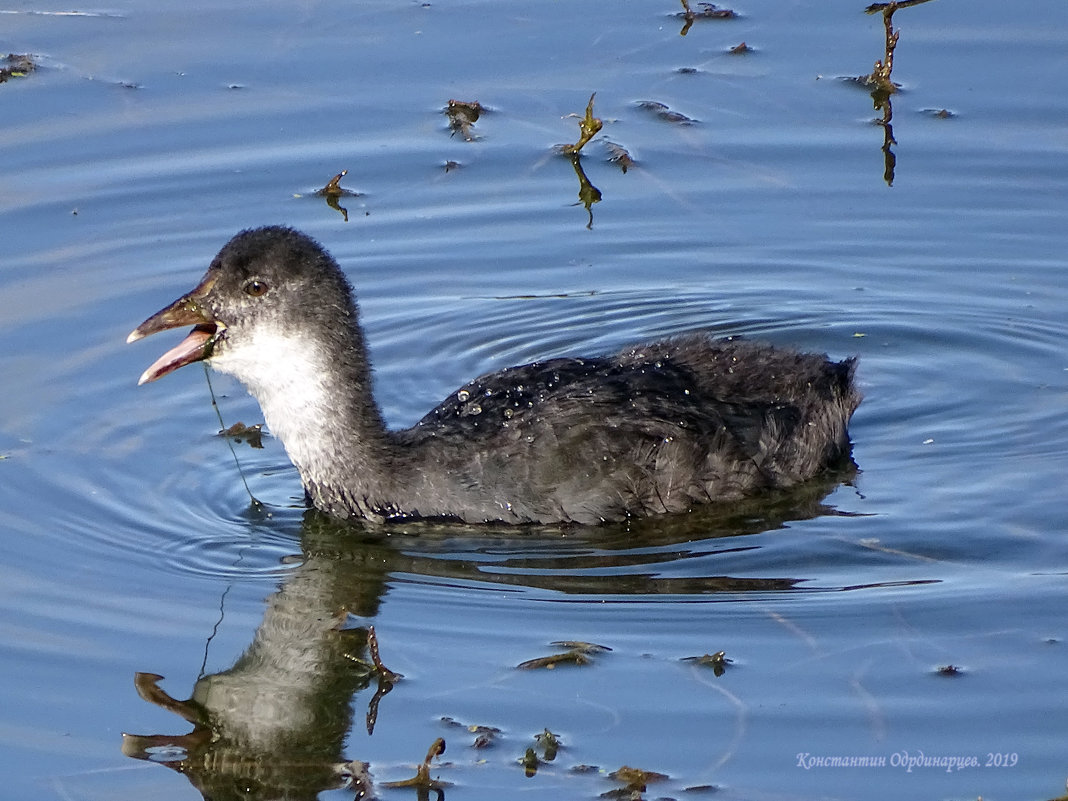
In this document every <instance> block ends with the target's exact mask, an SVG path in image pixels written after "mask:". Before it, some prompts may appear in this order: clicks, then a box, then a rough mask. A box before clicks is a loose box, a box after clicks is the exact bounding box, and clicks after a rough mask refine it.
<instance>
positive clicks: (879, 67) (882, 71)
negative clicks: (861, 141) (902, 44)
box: [861, 0, 930, 108]
mask: <svg viewBox="0 0 1068 801" xmlns="http://www.w3.org/2000/svg"><path fill="white" fill-rule="evenodd" d="M929 2H930V0H898V1H897V2H891V3H873V4H872V5H870V6H868V7H867V8H866V9H864V13H865V14H880V13H881V14H882V15H883V28H884V29H885V31H886V44H885V49H884V51H883V57H882V59H880V60H877V61H876V62H875V68H874V69H873V70H872V72H871V74H870V75H863V76H861V80H862V81H864V82H865V83H867V84H868V85H869V86H874V87H876V90H878V91H882V92H885V93H886V94H888V95H890V94H893V93H894V92H896V91H897V90H898V89H899V88H900V87H899V86H898V85H897V84H896V83H894V81H893V80H892V78H891V75H892V73H893V71H894V50H895V49H897V40H898V38H899V37H900V36H901V31H895V30H894V21H893V17H894V12H895V11H897V10H898V9H899V8H908V7H909V6H918V5H920V4H921V3H929ZM879 107H880V104H879V103H878V102H876V108H879Z"/></svg>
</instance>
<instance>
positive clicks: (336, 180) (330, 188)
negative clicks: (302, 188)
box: [315, 170, 360, 197]
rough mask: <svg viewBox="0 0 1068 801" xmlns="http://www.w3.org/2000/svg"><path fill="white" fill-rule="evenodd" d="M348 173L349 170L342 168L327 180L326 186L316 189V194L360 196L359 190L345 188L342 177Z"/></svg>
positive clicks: (320, 195) (323, 195)
mask: <svg viewBox="0 0 1068 801" xmlns="http://www.w3.org/2000/svg"><path fill="white" fill-rule="evenodd" d="M348 174H349V171H348V170H342V171H341V172H339V173H338V174H337V175H335V176H334V177H333V178H331V179H330V180H329V181H327V182H326V186H324V187H323V188H322V189H316V190H315V194H316V195H318V196H319V197H342V196H344V197H359V194H360V193H359V192H353V191H352V190H351V189H345V188H344V187H343V186H342V185H341V179H342V178H344V177H345V176H346V175H348Z"/></svg>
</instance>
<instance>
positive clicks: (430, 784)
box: [382, 737, 450, 791]
mask: <svg viewBox="0 0 1068 801" xmlns="http://www.w3.org/2000/svg"><path fill="white" fill-rule="evenodd" d="M444 753H445V739H444V738H443V737H439V738H438V739H436V740H435V741H434V742H433V743H431V744H430V748H429V750H428V751H427V752H426V758H425V759H423V762H422V764H421V765H419V767H418V768H416V769H415V776H413V777H412V778H410V779H404V780H403V781H399V782H382V786H383V787H394V788H396V787H415V788H416V789H418V790H424V791H429V790H437V791H441V790H444V789H445V788H446V787H448V786H450V785H449V783H448V782H443V781H440V780H438V779H431V778H430V763H431V762H432V761H433V759H434V758H435V757H438V756H441V755H442V754H444Z"/></svg>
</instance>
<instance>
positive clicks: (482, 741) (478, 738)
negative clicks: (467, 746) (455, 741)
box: [441, 716, 501, 748]
mask: <svg viewBox="0 0 1068 801" xmlns="http://www.w3.org/2000/svg"><path fill="white" fill-rule="evenodd" d="M441 722H442V723H444V724H445V725H446V726H456V727H457V728H461V729H466V730H467V731H469V732H470V733H471V734H473V735H475V739H474V742H472V743H471V747H472V748H489V747H490V746H492V745H493V744H494V743H495V741H496V739H497V736H498V735H499V734H500V733H501V730H500V729H498V728H497V727H496V726H483V725H480V724H473V725H466V724H463V723H461V722H460V721H458V720H456V719H455V718H450V717H448V716H446V717H443V718H442V719H441Z"/></svg>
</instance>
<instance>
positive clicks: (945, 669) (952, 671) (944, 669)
mask: <svg viewBox="0 0 1068 801" xmlns="http://www.w3.org/2000/svg"><path fill="white" fill-rule="evenodd" d="M935 673H937V674H938V675H939V676H963V675H964V668H962V667H960V666H959V665H940V666H939V667H938V668H937V669H936V670H935Z"/></svg>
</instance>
